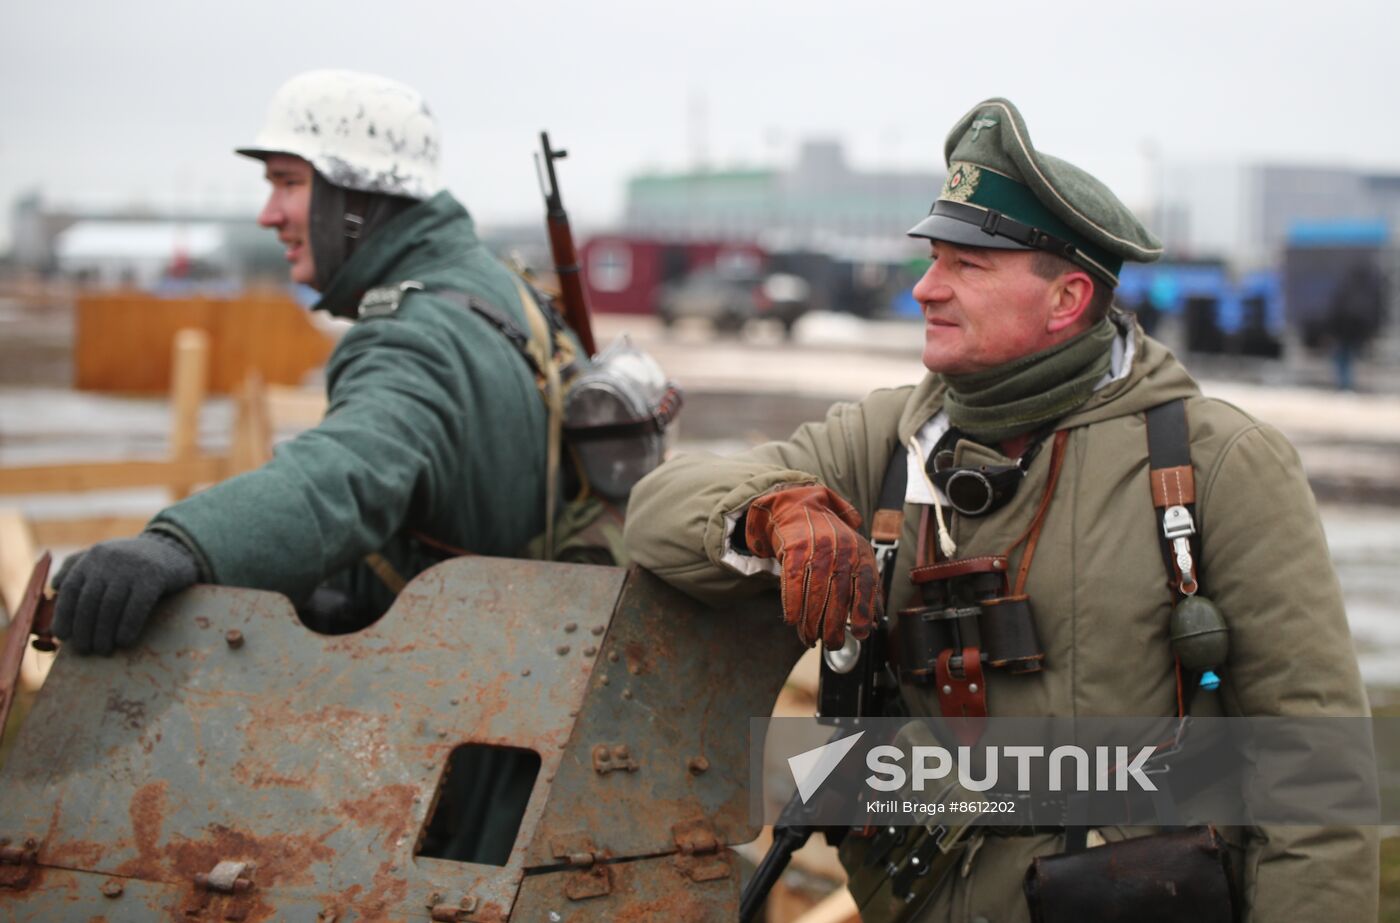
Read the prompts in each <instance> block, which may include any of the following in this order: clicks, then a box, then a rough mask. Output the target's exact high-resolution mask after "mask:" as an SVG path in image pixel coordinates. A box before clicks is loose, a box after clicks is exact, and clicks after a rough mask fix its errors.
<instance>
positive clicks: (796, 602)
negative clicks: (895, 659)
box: [744, 485, 880, 649]
mask: <svg viewBox="0 0 1400 923" xmlns="http://www.w3.org/2000/svg"><path fill="white" fill-rule="evenodd" d="M860 522H861V519H860V514H859V513H857V512H856V509H855V507H853V506H851V505H850V504H849V503H847V502H846V501H845V500H843V499H842V498H841V497H839V496H837V495H836V494H834V493H832V492H831V491H830V490H827V489H826V488H825V487H818V486H815V485H811V486H806V487H788V488H784V489H781V490H777V491H774V492H773V493H768V494H764V495H763V496H761V497H759V498H758V499H757V500H754V501H753V502H752V503H750V504H749V509H748V514H747V520H746V522H745V525H744V540H745V541H746V542H747V543H748V546H749V550H750V551H751V552H753V553H754V554H756V555H758V556H759V557H763V558H777V560H778V563H779V564H780V565H781V566H782V571H783V576H782V586H783V621H784V622H786V623H787V624H789V625H793V626H795V627H796V628H797V636H798V637H799V638H801V639H802V643H803V644H805V645H807V646H808V647H811V646H812V645H813V644H816V643H817V639H818V638H820V639H821V640H822V641H823V642H825V644H826V646H827V647H828V648H831V649H835V648H839V647H840V646H841V645H842V643H843V642H844V641H845V638H846V625H847V623H849V624H850V626H851V633H852V634H854V635H855V636H856V637H857V638H864V637H865V636H866V635H868V634H870V628H871V626H872V625H874V624H875V619H876V618H877V616H878V614H879V611H880V594H879V591H878V587H879V583H880V581H879V579H878V578H877V576H876V570H875V551H874V549H872V548H871V547H870V542H869V541H868V540H866V539H865V538H864V537H863V536H862V535H861V534H860V533H859V532H857V531H856V529H858V528H860Z"/></svg>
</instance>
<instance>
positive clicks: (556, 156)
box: [535, 131, 598, 356]
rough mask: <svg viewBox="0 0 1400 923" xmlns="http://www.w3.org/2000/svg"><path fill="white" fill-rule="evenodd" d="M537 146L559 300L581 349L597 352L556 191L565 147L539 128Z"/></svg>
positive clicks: (566, 218) (566, 220) (565, 216)
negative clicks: (556, 172) (557, 163)
mask: <svg viewBox="0 0 1400 923" xmlns="http://www.w3.org/2000/svg"><path fill="white" fill-rule="evenodd" d="M540 148H541V149H542V152H543V154H544V157H543V158H541V157H540V155H539V154H536V155H535V172H536V174H537V175H538V176H539V180H540V192H541V194H543V195H544V205H545V226H546V228H547V229H548V230H549V250H550V253H551V254H553V256H554V272H555V274H556V275H557V276H558V277H559V300H560V301H561V302H562V303H563V306H564V320H565V322H566V323H568V325H569V327H570V328H572V329H573V331H574V333H576V334H577V335H578V339H579V343H580V345H582V346H583V349H584V352H585V353H587V354H588V355H590V356H592V355H594V354H595V353H597V352H598V347H597V344H596V343H595V342H594V340H593V321H592V319H591V316H590V315H589V313H588V298H587V296H586V295H585V294H584V291H583V276H582V275H581V274H580V273H579V267H578V253H577V252H576V251H575V250H574V234H573V231H572V230H570V229H569V215H568V213H567V212H566V211H564V200H563V199H562V198H561V197H560V195H559V181H558V180H557V179H556V178H555V176H554V161H556V160H562V159H563V158H565V157H567V156H568V155H569V152H568V151H564V150H555V149H554V148H552V147H550V146H549V132H547V131H542V132H540Z"/></svg>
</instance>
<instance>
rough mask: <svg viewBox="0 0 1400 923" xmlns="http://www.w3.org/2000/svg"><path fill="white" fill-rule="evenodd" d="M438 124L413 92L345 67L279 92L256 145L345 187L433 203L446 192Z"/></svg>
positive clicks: (259, 153)
mask: <svg viewBox="0 0 1400 923" xmlns="http://www.w3.org/2000/svg"><path fill="white" fill-rule="evenodd" d="M439 149H440V144H439V136H438V127H437V121H436V120H435V119H434V118H433V115H432V113H431V112H430V111H428V105H427V103H426V102H425V101H424V100H423V97H422V95H421V94H419V92H418V91H417V90H415V89H413V88H412V87H409V86H406V85H405V84H402V83H399V82H398V81H396V80H390V79H388V78H387V77H380V76H377V75H375V74H363V73H358V72H356V71H345V70H315V71H307V72H306V73H304V74H298V75H297V76H295V77H293V78H292V79H290V80H288V81H287V82H286V83H284V84H282V86H281V87H280V88H279V89H278V90H277V92H276V93H275V94H274V95H273V97H272V103H271V105H269V106H268V111H267V121H266V122H265V123H264V124H263V128H262V131H260V132H258V137H257V140H256V141H254V142H253V144H252V146H251V147H241V148H238V149H237V150H238V153H240V154H243V155H245V156H247V157H255V158H257V159H259V160H262V159H264V158H266V157H267V156H268V155H269V154H293V155H295V156H297V157H301V158H302V159H304V160H307V161H309V162H310V163H311V165H312V166H313V167H315V168H316V170H317V171H318V172H319V173H320V174H321V175H322V176H323V177H325V179H326V181H327V182H329V183H331V184H332V185H335V186H340V187H342V188H344V189H355V190H360V191H362V192H380V193H386V194H388V195H398V196H407V197H408V198H412V199H428V198H431V197H432V196H433V195H435V194H437V193H438V192H439V191H440V190H441V189H442V183H441V181H440V179H439V171H438V152H439Z"/></svg>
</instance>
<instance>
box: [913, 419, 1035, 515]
mask: <svg viewBox="0 0 1400 923" xmlns="http://www.w3.org/2000/svg"><path fill="white" fill-rule="evenodd" d="M962 438H966V437H965V434H963V433H962V432H960V431H958V430H956V429H949V430H948V432H947V433H945V434H944V435H943V438H942V439H940V440H938V445H936V446H934V449H933V453H932V454H931V455H930V456H929V460H928V464H927V466H926V469H927V471H928V474H929V479H930V480H931V481H933V486H934V487H937V488H938V490H939V491H940V492H941V493H942V494H943V496H944V497H946V498H947V500H948V505H949V506H951V507H952V508H953V509H954V510H956V511H957V512H959V513H961V514H962V515H964V516H986V515H987V514H988V513H994V512H996V511H997V510H999V509H1001V508H1002V507H1003V506H1005V505H1006V504H1008V503H1010V502H1011V498H1012V497H1014V496H1016V491H1017V490H1018V489H1019V488H1020V486H1021V482H1022V481H1023V480H1025V477H1026V472H1027V471H1029V470H1030V467H1031V462H1032V461H1034V460H1035V456H1036V455H1037V454H1038V453H1039V452H1040V447H1041V445H1042V444H1044V440H1045V437H1044V435H1043V434H1037V435H1036V436H1035V437H1034V439H1033V441H1032V442H1031V444H1030V446H1029V447H1027V449H1026V450H1025V451H1024V452H1022V453H1021V457H1020V458H1019V459H1017V460H1016V463H1015V464H1011V465H954V464H953V458H954V452H953V447H954V446H956V445H957V443H958V440H959V439H962Z"/></svg>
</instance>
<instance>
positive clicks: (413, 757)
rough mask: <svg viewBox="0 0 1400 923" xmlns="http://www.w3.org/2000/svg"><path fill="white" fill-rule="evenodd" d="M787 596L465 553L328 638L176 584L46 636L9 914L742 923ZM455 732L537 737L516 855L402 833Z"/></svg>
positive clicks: (15, 803)
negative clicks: (425, 850)
mask: <svg viewBox="0 0 1400 923" xmlns="http://www.w3.org/2000/svg"><path fill="white" fill-rule="evenodd" d="M774 607H775V601H774V600H772V599H760V600H755V601H754V602H752V603H747V604H745V605H743V606H737V607H734V608H732V609H726V610H716V609H710V608H707V607H705V606H703V605H701V604H700V603H698V602H696V601H694V600H692V599H690V598H689V597H686V596H684V595H682V594H680V593H678V592H676V591H675V590H672V589H671V588H669V587H667V586H666V585H665V584H663V583H661V582H660V581H659V580H657V579H656V578H655V577H652V576H651V575H649V574H647V573H645V572H643V571H640V570H635V569H634V570H633V571H630V572H624V571H622V570H619V569H615V568H602V567H590V566H583V565H566V564H546V563H538V562H530V561H515V560H503V559H490V558H461V559H455V560H452V561H448V562H445V563H443V564H441V565H439V566H437V567H434V568H432V569H431V570H429V571H426V572H425V573H423V574H421V575H420V576H419V577H418V578H417V579H415V580H414V581H413V582H412V583H411V584H410V585H409V586H408V588H407V589H406V590H405V591H404V593H403V594H402V595H401V596H400V598H399V600H398V601H397V602H396V603H395V605H394V607H393V608H392V609H391V610H390V611H389V612H388V614H386V615H385V617H384V618H382V619H381V620H380V621H379V622H377V623H376V624H375V625H373V626H372V627H370V628H368V629H366V630H364V631H361V632H358V633H355V634H351V635H341V636H323V635H317V634H315V633H313V632H310V631H308V630H307V629H306V628H304V627H303V626H302V625H301V623H300V622H299V621H298V620H297V618H296V616H295V614H294V612H293V610H292V608H291V606H290V604H289V603H288V602H287V600H286V599H285V598H283V597H281V596H278V595H275V594H270V593H263V592H257V591H252V590H239V589H232V588H223V587H197V588H195V589H192V590H190V591H187V592H185V593H183V594H180V595H179V596H177V597H175V598H173V599H172V600H170V601H169V602H168V603H167V604H165V605H164V606H163V607H162V608H161V609H160V611H159V612H157V613H156V615H155V616H154V617H153V619H152V623H151V624H150V625H149V626H148V628H147V631H146V634H145V635H144V636H143V638H142V641H141V643H140V645H139V646H138V647H136V648H134V649H132V650H130V651H125V652H119V653H118V654H117V655H116V656H115V657H111V658H94V657H89V658H81V657H75V656H73V655H71V654H70V653H61V654H60V657H59V659H58V662H57V663H56V664H55V666H54V669H53V672H52V673H51V675H50V677H49V680H48V682H47V684H46V685H45V687H44V689H43V691H42V693H41V695H40V696H39V699H38V701H37V703H36V704H35V707H34V709H33V711H32V712H31V714H30V716H29V718H28V720H27V721H26V723H25V725H24V727H23V729H22V731H21V734H20V736H19V739H18V740H17V742H16V746H15V749H14V752H13V754H12V756H11V758H10V760H9V762H8V764H7V765H5V766H4V767H3V769H0V796H3V797H2V798H0V918H3V919H5V920H14V921H34V923H38V921H43V923H50V921H57V920H89V919H100V920H105V921H108V923H117V921H149V920H179V921H185V923H190V921H205V920H209V921H222V920H233V921H248V923H253V921H262V920H273V919H278V920H308V921H318V923H330V921H352V920H353V921H359V920H458V921H503V920H512V919H513V920H529V921H544V920H549V921H593V920H598V921H602V920H629V919H635V920H653V919H666V920H682V921H701V920H729V919H733V918H734V917H735V915H736V913H737V904H738V888H739V881H738V872H737V869H736V868H735V867H734V863H733V858H732V856H731V855H730V854H729V852H728V850H727V849H726V846H727V845H731V844H737V843H743V842H747V841H748V840H751V839H753V837H754V836H756V835H757V830H756V829H755V828H754V827H753V826H752V825H751V824H750V823H749V820H748V795H747V791H746V780H747V772H748V758H747V751H746V747H747V735H748V718H749V717H750V716H751V715H767V714H769V713H771V710H772V706H773V701H774V699H775V697H776V696H777V693H778V690H779V688H780V687H781V685H782V683H783V680H784V678H785V677H786V675H787V673H788V670H789V669H790V668H791V666H792V664H793V662H794V661H795V660H796V657H797V655H798V654H799V653H800V648H799V647H798V644H797V641H796V639H795V638H794V637H793V635H792V632H791V631H789V630H787V629H785V628H784V627H783V625H782V623H781V619H779V618H777V617H776V610H775V608H774ZM462 744H479V745H489V746H500V747H517V748H523V749H525V750H530V751H533V752H534V753H536V754H538V756H539V759H540V768H539V773H538V776H537V777H536V780H535V784H534V788H533V790H532V791H531V793H530V795H529V801H528V805H527V806H526V807H525V809H524V815H523V817H522V818H521V821H520V827H519V832H518V834H517V836H516V839H515V845H514V847H513V849H512V850H511V852H510V857H509V859H508V860H507V861H506V863H505V864H504V865H501V866H494V865H481V864H474V863H465V862H453V861H448V860H446V859H433V858H427V857H425V856H422V855H417V852H418V846H419V844H420V843H421V842H422V837H423V834H424V829H425V825H426V823H427V821H428V818H429V816H430V814H431V811H432V809H433V806H434V803H435V800H436V798H437V796H438V792H439V786H440V785H441V782H442V779H443V775H444V769H445V766H446V764H447V761H448V757H449V755H450V754H451V753H452V752H453V751H454V749H456V748H457V747H458V746H459V745H462Z"/></svg>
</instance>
